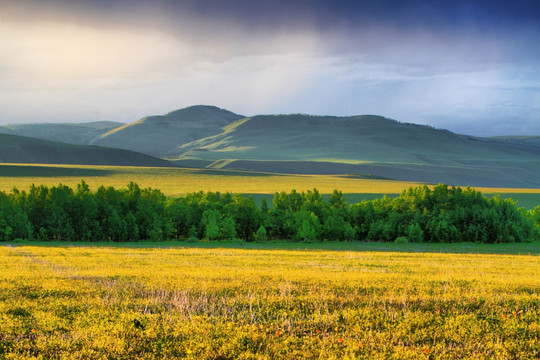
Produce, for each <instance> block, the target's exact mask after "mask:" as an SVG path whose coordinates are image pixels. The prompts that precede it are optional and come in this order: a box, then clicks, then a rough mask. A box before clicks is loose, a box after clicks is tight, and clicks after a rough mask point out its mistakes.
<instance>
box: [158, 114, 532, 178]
mask: <svg viewBox="0 0 540 360" xmlns="http://www.w3.org/2000/svg"><path fill="white" fill-rule="evenodd" d="M167 155H168V156H169V158H170V159H176V161H177V163H178V164H180V165H181V164H182V163H184V162H189V161H191V162H193V160H205V161H208V162H212V163H210V165H208V166H207V167H216V168H226V169H243V170H257V171H265V170H266V171H272V172H284V173H331V174H347V173H348V174H359V175H364V176H365V175H368V174H369V175H370V176H375V177H383V178H391V179H399V180H412V181H427V182H435V183H436V182H446V183H450V184H459V185H474V186H509V187H510V186H511V187H538V186H540V156H538V153H536V147H535V145H534V141H533V144H527V143H525V142H519V146H517V145H515V144H513V145H512V144H508V143H506V142H505V141H502V140H500V139H498V140H497V139H488V138H477V137H470V136H464V135H458V134H454V133H452V132H450V131H447V130H440V129H435V128H432V127H429V126H421V125H414V124H404V123H400V122H397V121H395V120H391V119H387V118H383V117H380V116H370V115H367V116H353V117H331V116H309V115H300V114H297V115H264V116H255V117H251V118H244V119H241V120H238V121H237V122H235V123H233V124H231V125H229V126H226V127H225V128H224V131H223V132H222V133H221V134H219V135H214V136H210V137H207V138H204V139H200V140H196V141H193V142H191V143H188V144H185V145H182V146H180V147H177V148H176V149H174V150H172V151H169V152H168V153H167ZM291 161H292V162H291Z"/></svg>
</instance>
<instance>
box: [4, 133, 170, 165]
mask: <svg viewBox="0 0 540 360" xmlns="http://www.w3.org/2000/svg"><path fill="white" fill-rule="evenodd" d="M0 163H33V164H85V165H119V166H120V165H121V166H172V165H171V164H170V163H169V162H167V161H165V160H163V159H157V158H154V157H151V156H148V155H144V154H139V153H136V152H133V151H129V150H121V149H109V148H103V147H99V146H88V145H73V144H66V143H60V142H52V141H47V140H41V139H36V138H31V137H24V136H16V135H8V134H0Z"/></svg>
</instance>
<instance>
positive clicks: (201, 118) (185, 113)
mask: <svg viewBox="0 0 540 360" xmlns="http://www.w3.org/2000/svg"><path fill="white" fill-rule="evenodd" d="M242 117H243V116H241V115H238V114H234V113H232V112H230V111H228V110H224V109H220V108H218V107H215V106H204V105H198V106H191V107H188V108H184V109H180V110H176V111H173V112H170V113H168V114H166V115H162V116H149V117H145V118H143V119H141V120H139V121H137V122H134V123H131V124H128V125H124V126H121V127H119V128H116V129H113V130H111V131H109V132H107V133H105V134H103V135H102V136H100V137H99V138H98V139H96V140H95V141H93V142H92V143H93V144H95V145H100V146H107V147H116V148H121V149H129V150H133V151H138V152H142V153H145V154H149V155H153V156H163V155H164V154H165V153H168V152H169V151H171V150H172V149H175V148H176V147H178V146H180V145H183V144H185V143H188V142H191V141H193V140H197V139H202V138H205V137H207V136H211V135H216V134H219V133H221V132H222V128H223V127H224V126H226V125H229V124H230V123H232V122H234V121H236V120H238V119H241V118H242Z"/></svg>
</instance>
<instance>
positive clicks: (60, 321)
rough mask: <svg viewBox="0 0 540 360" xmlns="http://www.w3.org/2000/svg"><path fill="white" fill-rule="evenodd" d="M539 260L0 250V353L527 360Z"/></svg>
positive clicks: (321, 247)
mask: <svg viewBox="0 0 540 360" xmlns="http://www.w3.org/2000/svg"><path fill="white" fill-rule="evenodd" d="M441 251H443V252H441ZM507 251H508V253H507ZM539 254H540V244H538V243H529V244H512V245H502V246H497V245H479V244H445V245H441V244H375V243H336V244H269V243H264V244H257V243H251V244H245V243H236V244H228V245H227V244H223V243H221V244H215V243H198V244H181V243H156V244H148V243H138V244H132V245H119V244H116V245H115V246H111V245H110V244H92V245H90V244H69V243H67V244H61V245H60V244H58V243H45V245H43V244H37V243H29V244H12V245H8V246H1V247H0V279H1V281H0V319H1V321H0V358H6V359H17V358H35V359H55V358H65V359H100V358H110V359H138V358H141V359H142V358H144V359H152V358H155V359H158V358H159V359H161V358H168V359H174V358H186V359H537V358H539V357H540V277H539V276H538V274H539V273H540V261H539Z"/></svg>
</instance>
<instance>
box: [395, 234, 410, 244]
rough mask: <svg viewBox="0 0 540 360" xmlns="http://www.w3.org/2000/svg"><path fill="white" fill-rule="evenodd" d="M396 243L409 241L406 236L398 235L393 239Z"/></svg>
mask: <svg viewBox="0 0 540 360" xmlns="http://www.w3.org/2000/svg"><path fill="white" fill-rule="evenodd" d="M394 242H395V243H396V244H407V243H408V242H409V239H408V238H407V237H406V236H399V237H397V238H396V240H394Z"/></svg>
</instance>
